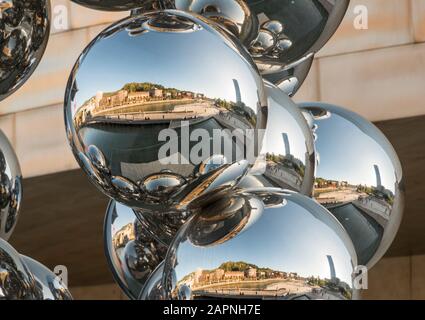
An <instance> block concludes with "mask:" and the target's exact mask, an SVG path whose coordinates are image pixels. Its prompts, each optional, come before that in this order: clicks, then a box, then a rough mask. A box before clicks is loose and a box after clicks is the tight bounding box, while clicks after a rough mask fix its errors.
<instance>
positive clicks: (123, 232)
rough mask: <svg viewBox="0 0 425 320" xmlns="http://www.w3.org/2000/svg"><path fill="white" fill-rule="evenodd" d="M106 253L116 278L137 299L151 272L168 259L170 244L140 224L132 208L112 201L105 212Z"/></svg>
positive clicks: (123, 288)
mask: <svg viewBox="0 0 425 320" xmlns="http://www.w3.org/2000/svg"><path fill="white" fill-rule="evenodd" d="M104 237H105V252H106V257H107V259H108V262H109V266H110V268H111V271H112V274H113V276H114V278H115V281H117V283H118V284H119V286H120V287H121V289H122V290H123V291H124V293H125V294H126V295H127V296H128V297H129V298H131V299H137V298H138V297H139V295H140V293H141V291H142V289H143V287H144V285H145V283H146V281H147V279H148V278H149V277H150V275H151V273H152V272H153V271H154V270H155V269H156V267H157V266H158V265H159V264H160V263H161V262H162V261H163V260H164V259H165V254H166V252H167V246H166V245H164V244H163V243H161V242H160V241H158V240H157V239H156V238H155V237H154V236H153V235H152V234H151V230H150V229H147V228H146V226H145V225H143V224H141V223H140V222H139V221H138V220H137V218H136V216H135V214H134V212H133V210H132V209H131V208H129V207H127V206H125V205H122V204H120V203H117V202H115V201H113V200H111V201H110V202H109V205H108V209H107V211H106V218H105V225H104Z"/></svg>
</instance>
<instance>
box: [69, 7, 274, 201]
mask: <svg viewBox="0 0 425 320" xmlns="http://www.w3.org/2000/svg"><path fill="white" fill-rule="evenodd" d="M117 57H125V58H122V59H117ZM217 57H219V58H218V59H217ZM65 98H66V101H65V121H66V129H67V136H68V138H69V139H70V143H71V146H72V149H73V152H74V154H75V155H76V158H77V160H78V162H79V163H80V166H81V167H82V168H83V169H84V170H85V171H86V173H87V174H88V175H89V177H90V178H91V180H92V181H93V182H94V183H95V185H97V186H98V187H99V188H100V189H101V190H102V191H103V192H104V193H105V194H107V195H108V196H110V197H112V198H113V199H116V200H117V201H119V202H122V203H124V204H127V205H129V206H130V207H133V208H140V209H146V208H147V207H148V208H149V209H151V206H150V205H151V203H152V198H154V201H157V202H158V199H160V201H159V205H163V203H162V199H163V198H167V199H168V200H170V201H173V198H174V197H175V196H176V197H178V198H179V201H180V200H181V199H182V197H183V196H182V194H183V195H184V198H185V199H186V203H187V204H188V203H190V201H188V199H191V200H193V199H195V198H196V197H195V196H194V195H193V194H192V195H189V194H188V191H187V188H189V189H190V190H191V192H192V191H193V192H194V191H196V192H197V195H200V194H201V193H202V194H205V192H206V190H207V189H208V190H207V191H208V192H210V191H217V190H216V189H214V188H211V186H212V185H218V186H219V187H223V183H213V182H214V181H215V180H216V179H217V178H219V177H220V178H222V177H223V175H222V173H223V172H221V173H219V174H218V173H217V172H216V171H215V170H212V171H210V172H208V173H206V174H200V172H199V170H198V167H199V165H201V164H202V163H203V162H204V161H208V159H210V158H211V157H214V156H217V155H218V156H220V155H223V156H225V157H226V159H227V165H226V169H224V168H222V170H225V171H226V174H227V173H228V172H229V171H231V172H233V173H234V172H235V171H233V170H230V169H231V168H229V167H230V166H232V165H235V164H236V163H238V162H239V163H241V161H244V160H245V159H246V160H247V161H248V160H249V163H248V165H250V164H251V163H253V162H254V161H255V158H256V156H257V155H258V151H259V149H260V148H261V137H260V138H258V136H260V134H257V133H258V132H259V130H258V129H264V128H265V125H266V122H267V107H266V106H267V99H266V97H265V93H264V86H263V82H262V79H261V77H260V75H259V74H258V71H257V69H256V67H255V64H254V63H253V61H252V59H251V57H250V56H249V54H248V53H247V52H246V51H245V50H244V49H243V48H242V47H241V46H240V45H239V44H238V42H237V40H236V39H234V38H233V37H232V36H231V35H229V34H228V33H227V32H225V31H224V30H223V29H222V28H220V27H218V26H216V25H209V24H208V23H207V21H206V20H205V18H203V17H201V16H200V17H193V16H192V15H190V14H188V13H183V12H178V11H169V10H167V11H164V12H153V13H152V12H151V13H148V14H146V15H137V16H134V17H130V18H128V19H125V20H122V21H120V22H118V23H117V24H115V25H112V26H111V27H109V28H107V29H106V30H104V31H103V32H101V33H100V34H99V36H98V37H97V38H96V39H95V40H94V41H93V42H92V43H91V44H90V45H89V46H88V47H87V48H86V49H85V50H84V52H83V53H82V55H81V56H80V58H79V59H78V61H77V63H76V65H75V67H74V68H73V71H72V73H71V76H70V79H69V82H68V86H67V91H66V97H65ZM235 130H237V131H235ZM240 133H242V134H243V136H242V137H241V136H240V135H237V134H240ZM250 133H252V135H250ZM217 142H218V146H217ZM243 166H245V165H243ZM227 168H229V170H227ZM240 173H242V174H243V170H242V171H241V170H240ZM171 177H173V178H171ZM170 178H171V180H173V181H171V180H170ZM228 181H229V182H230V181H235V179H234V178H232V179H231V180H228ZM170 184H171V185H172V187H170ZM180 184H181V187H180ZM200 184H202V185H203V189H204V192H201V188H199V187H198V186H199V185H200ZM227 185H228V187H231V186H232V185H234V182H233V183H228V184H227ZM153 186H154V187H153ZM206 186H208V188H206ZM164 190H166V191H164ZM177 194H179V195H178V196H177ZM211 194H212V193H211ZM156 205H157V204H156Z"/></svg>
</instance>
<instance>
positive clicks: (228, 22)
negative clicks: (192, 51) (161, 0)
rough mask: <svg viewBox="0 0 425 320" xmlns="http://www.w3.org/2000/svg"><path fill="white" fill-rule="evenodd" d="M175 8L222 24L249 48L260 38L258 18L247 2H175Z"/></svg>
mask: <svg viewBox="0 0 425 320" xmlns="http://www.w3.org/2000/svg"><path fill="white" fill-rule="evenodd" d="M172 2H173V1H168V3H172ZM174 7H175V8H176V9H178V10H183V11H189V12H195V13H198V14H201V15H203V16H204V17H206V18H208V19H210V20H212V21H214V22H216V23H218V24H220V25H221V26H223V27H224V28H226V29H227V30H229V31H230V32H232V33H233V34H234V35H235V36H236V37H238V39H239V40H240V41H241V42H242V43H243V44H244V45H246V46H247V47H249V46H250V45H251V43H252V42H253V41H254V40H255V39H256V38H257V36H258V30H259V28H260V25H259V22H258V18H257V16H256V15H255V14H253V13H252V12H251V10H250V9H249V6H248V4H247V3H246V1H245V0H230V1H229V0H174Z"/></svg>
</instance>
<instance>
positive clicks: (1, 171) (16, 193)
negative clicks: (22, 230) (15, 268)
mask: <svg viewBox="0 0 425 320" xmlns="http://www.w3.org/2000/svg"><path fill="white" fill-rule="evenodd" d="M21 201H22V175H21V168H20V166H19V162H18V159H17V157H16V154H15V151H14V150H13V147H12V146H11V145H10V142H9V140H8V139H7V137H6V136H5V135H4V133H3V132H2V131H1V130H0V238H2V239H4V240H6V241H7V240H8V239H9V238H10V236H11V235H12V233H13V230H15V226H16V224H17V222H18V216H19V211H20V208H21Z"/></svg>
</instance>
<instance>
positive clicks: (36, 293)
mask: <svg viewBox="0 0 425 320" xmlns="http://www.w3.org/2000/svg"><path fill="white" fill-rule="evenodd" d="M41 297H42V294H41V291H40V290H39V289H38V288H37V287H36V283H35V280H34V277H33V275H32V274H31V272H30V271H29V270H28V269H27V267H26V266H25V265H24V264H23V263H22V261H21V259H20V255H19V253H18V252H16V250H15V249H13V248H12V247H11V246H10V245H9V244H8V243H7V242H6V241H4V240H2V239H0V300H39V299H41Z"/></svg>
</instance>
